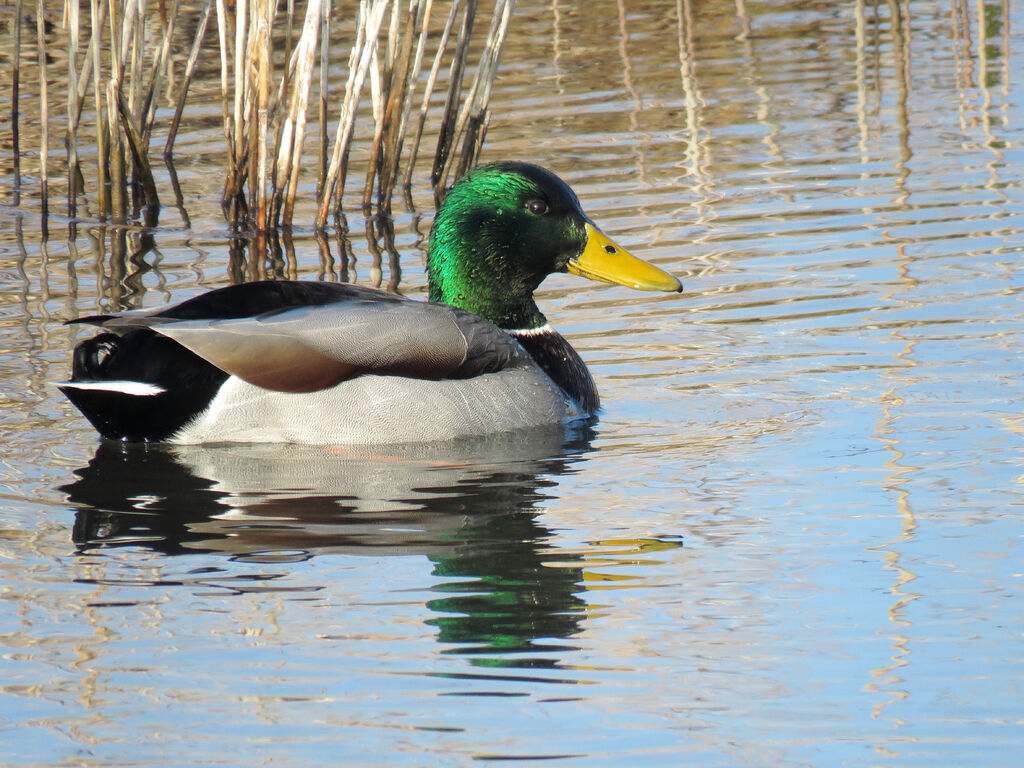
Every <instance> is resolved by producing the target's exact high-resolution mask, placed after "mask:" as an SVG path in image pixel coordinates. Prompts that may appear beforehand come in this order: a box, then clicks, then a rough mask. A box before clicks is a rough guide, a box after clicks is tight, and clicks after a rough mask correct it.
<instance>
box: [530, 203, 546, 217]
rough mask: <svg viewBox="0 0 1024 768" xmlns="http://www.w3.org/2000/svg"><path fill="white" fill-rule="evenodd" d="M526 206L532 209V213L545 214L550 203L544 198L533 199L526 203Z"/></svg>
mask: <svg viewBox="0 0 1024 768" xmlns="http://www.w3.org/2000/svg"><path fill="white" fill-rule="evenodd" d="M526 207H527V208H528V209H529V210H530V213H532V214H535V215H537V216H543V215H544V214H545V213H547V212H548V204H547V203H545V202H544V201H543V200H531V201H530V202H528V203H527V204H526Z"/></svg>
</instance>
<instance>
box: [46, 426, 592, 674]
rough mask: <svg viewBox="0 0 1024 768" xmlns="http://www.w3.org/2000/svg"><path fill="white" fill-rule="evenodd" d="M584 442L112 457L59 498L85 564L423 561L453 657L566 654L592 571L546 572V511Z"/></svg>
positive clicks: (533, 439)
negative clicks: (107, 555)
mask: <svg viewBox="0 0 1024 768" xmlns="http://www.w3.org/2000/svg"><path fill="white" fill-rule="evenodd" d="M589 440H590V430H589V428H586V427H584V428H580V429H577V430H575V431H573V432H572V433H571V434H566V430H565V429H564V428H561V427H559V428H557V429H544V430H539V431H537V430H532V431H529V432H524V433H517V434H513V435H503V436H497V437H493V438H490V439H487V440H474V441H465V442H458V443H451V444H447V445H442V446H424V447H416V448H396V449H394V450H392V449H390V448H388V449H381V451H380V452H378V453H368V452H366V453H359V452H352V451H349V450H347V449H346V450H344V451H342V450H339V449H332V448H318V447H310V446H266V445H264V446H258V445H245V446H230V447H227V446H225V447H217V448H186V449H182V448H175V449H173V450H171V449H162V448H148V449H147V448H145V447H135V448H128V449H125V448H123V447H122V446H121V445H118V444H109V443H105V444H102V445H100V447H99V448H98V449H97V451H96V454H95V455H94V456H93V458H92V460H91V461H90V462H89V464H88V465H87V466H85V467H83V468H81V469H79V470H78V471H77V472H76V474H77V475H78V479H77V480H75V482H73V483H71V484H69V485H66V486H63V487H62V488H61V490H63V491H64V492H65V493H67V496H68V501H69V502H70V503H71V504H73V505H75V506H76V507H77V508H78V511H77V513H76V516H75V525H74V531H73V540H74V543H75V545H76V546H77V548H78V552H79V553H80V554H83V555H87V554H96V553H97V551H99V550H103V549H109V548H115V547H135V548H145V549H147V550H151V551H154V552H159V553H163V554H165V555H169V556H181V555H187V554H197V553H213V554H220V555H224V556H226V557H228V558H230V559H231V560H232V561H240V562H245V563H264V564H278V565H282V566H284V565H286V564H287V563H291V562H297V561H302V560H309V559H311V558H314V557H316V556H320V555H324V554H327V553H331V554H343V555H347V556H359V555H367V556H373V557H382V556H392V555H420V556H425V557H427V558H428V559H429V560H430V561H431V562H432V563H433V569H432V573H433V575H434V576H436V577H438V580H437V581H436V582H435V583H433V585H432V586H431V589H433V590H435V591H436V592H438V593H440V596H439V597H437V598H436V599H432V600H429V601H428V602H427V603H426V605H427V607H428V608H429V609H430V610H431V611H433V612H435V614H438V615H436V616H434V617H433V618H431V619H430V620H429V621H428V623H430V624H433V625H435V626H437V627H438V628H439V634H438V638H437V639H438V641H439V642H441V643H445V644H452V645H453V648H452V649H451V650H450V651H448V652H451V653H458V654H473V655H479V654H508V653H517V652H524V651H544V650H550V649H553V648H559V649H561V650H565V649H566V648H568V646H566V645H564V644H557V643H556V644H552V638H569V637H571V636H573V635H574V634H576V633H577V632H578V630H579V621H580V619H581V618H582V615H583V614H582V611H583V608H584V603H583V600H582V599H581V598H580V597H579V596H578V593H579V592H581V591H582V586H581V585H582V581H583V576H582V560H580V565H581V567H580V568H575V567H573V565H572V563H573V561H574V560H576V559H577V557H576V556H572V555H570V556H569V557H568V558H566V557H565V556H562V555H560V556H559V566H558V567H549V566H546V565H545V559H550V558H549V555H548V550H547V545H546V542H547V540H548V539H549V538H550V537H551V536H552V533H551V531H550V530H548V529H547V528H546V527H545V526H544V525H543V524H542V523H541V522H540V521H539V520H538V514H539V511H540V510H539V505H540V504H541V503H542V502H543V500H544V499H545V498H546V496H545V493H544V489H545V488H547V487H550V486H552V485H553V484H554V482H555V478H557V477H558V476H559V475H562V474H565V473H566V472H569V471H571V469H572V467H573V465H574V464H576V463H577V462H578V461H580V460H581V458H582V455H583V453H584V452H586V451H587V450H589ZM385 451H386V452H385ZM260 578H265V576H262V577H260ZM214 580H216V579H214ZM232 583H234V584H235V586H237V580H236V579H232ZM380 588H381V585H380V584H377V583H373V582H370V583H369V584H368V586H367V589H368V590H370V591H372V590H378V589H380ZM539 638H544V639H545V641H544V642H543V643H540V642H539ZM481 663H483V664H485V665H501V666H507V665H512V666H529V667H552V666H558V659H557V658H545V659H538V658H537V657H535V656H531V657H530V658H529V659H518V660H501V661H499V660H494V659H491V660H485V661H482V662H481Z"/></svg>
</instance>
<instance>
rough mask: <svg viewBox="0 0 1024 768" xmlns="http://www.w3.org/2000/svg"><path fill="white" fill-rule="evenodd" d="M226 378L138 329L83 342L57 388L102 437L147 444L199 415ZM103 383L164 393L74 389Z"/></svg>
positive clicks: (172, 343) (180, 348) (166, 341)
mask: <svg viewBox="0 0 1024 768" xmlns="http://www.w3.org/2000/svg"><path fill="white" fill-rule="evenodd" d="M227 378H228V374H226V373H225V372H224V371H222V370H220V369H219V368H217V367H216V366H214V365H211V364H210V363H208V362H206V361H205V360H203V359H202V358H201V357H199V356H197V355H195V354H194V353H192V352H190V351H189V350H187V349H185V348H184V347H183V346H181V345H180V344H178V343H177V342H175V341H172V340H171V339H169V338H167V337H166V336H161V335H159V334H158V333H155V332H154V331H151V330H149V329H146V328H142V329H138V330H131V331H129V332H128V333H126V334H124V335H123V336H117V335H115V334H112V333H101V334H99V335H98V336H94V337H93V338H91V339H86V340H85V341H83V342H81V343H80V344H79V345H78V346H77V347H75V352H74V360H73V363H72V373H71V381H70V382H68V384H67V385H64V386H60V385H58V386H59V387H60V390H61V392H63V393H64V394H65V396H67V398H68V399H69V400H70V401H71V402H72V403H73V404H74V405H75V407H76V408H78V410H80V411H81V412H82V413H83V414H84V415H85V417H86V418H87V419H88V420H89V421H90V423H91V424H92V425H93V426H94V427H95V428H96V429H97V430H98V431H99V433H100V434H101V435H103V437H105V438H107V439H109V440H122V441H126V442H146V441H160V440H166V439H167V438H169V437H171V436H172V435H174V433H175V432H177V431H178V430H180V429H181V428H182V427H184V426H185V425H186V424H188V423H189V422H190V421H191V420H192V419H193V418H195V416H197V415H198V414H200V413H202V411H204V410H205V409H206V408H207V406H209V404H210V401H211V400H212V399H213V397H214V396H215V395H216V394H217V390H219V389H220V386H221V385H222V384H223V383H224V381H225V380H226V379H227ZM101 382H134V383H139V384H148V385H151V386H152V387H154V388H159V390H162V391H160V392H159V393H158V394H134V393H132V392H130V391H126V390H127V389H128V388H127V387H121V388H118V387H117V386H112V387H111V388H109V389H104V388H90V389H83V388H81V387H75V386H73V385H74V384H76V383H79V384H83V383H101ZM156 391H157V390H155V389H154V392H156Z"/></svg>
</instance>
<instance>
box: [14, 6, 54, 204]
mask: <svg viewBox="0 0 1024 768" xmlns="http://www.w3.org/2000/svg"><path fill="white" fill-rule="evenodd" d="M19 23H20V19H19ZM36 51H37V55H38V58H39V202H40V208H41V210H42V212H43V218H44V219H45V217H46V216H47V214H48V212H49V183H48V182H49V180H48V177H47V170H46V169H47V165H48V160H49V143H50V131H49V123H50V115H49V100H48V98H47V89H46V0H36Z"/></svg>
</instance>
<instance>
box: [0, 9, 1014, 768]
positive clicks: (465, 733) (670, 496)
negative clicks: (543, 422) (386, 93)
mask: <svg viewBox="0 0 1024 768" xmlns="http://www.w3.org/2000/svg"><path fill="white" fill-rule="evenodd" d="M894 7H896V6H890V5H880V6H878V7H877V8H876V7H875V6H864V5H862V4H859V3H854V4H833V5H829V4H824V5H822V4H813V3H800V4H796V5H793V4H792V3H781V2H767V3H763V4H759V5H757V6H752V5H747V4H745V3H743V2H741V3H739V4H737V3H734V2H717V0H716V1H714V2H711V3H707V4H699V5H694V4H691V3H689V2H680V3H678V4H676V5H673V4H666V3H655V2H647V3H629V5H628V9H626V8H624V7H622V8H620V7H617V6H616V4H610V3H609V4H605V5H601V6H600V7H598V6H592V5H584V4H564V3H561V2H555V3H549V4H538V3H525V2H522V3H519V4H518V5H517V20H516V22H515V23H514V24H513V36H512V38H511V39H510V42H509V48H508V49H507V51H506V55H505V58H504V60H503V61H504V64H503V70H502V76H501V78H500V79H499V81H498V83H497V85H496V88H495V93H494V96H493V99H492V109H493V115H492V124H491V128H490V131H489V133H488V139H487V145H486V148H485V152H484V157H485V159H497V158H500V157H518V158H525V159H531V160H535V161H537V162H541V163H543V164H545V165H547V166H549V167H551V168H553V169H555V170H557V171H558V172H559V173H560V174H562V175H563V176H564V177H565V178H566V179H567V180H568V181H569V182H570V183H571V184H572V185H573V187H574V188H575V189H576V190H577V192H578V193H579V195H580V198H581V200H582V201H583V203H584V207H585V209H586V210H587V211H588V212H589V214H590V215H591V216H592V217H593V218H594V219H595V221H597V222H598V223H599V224H601V225H602V227H603V228H604V229H605V230H606V231H607V232H608V233H609V234H610V235H612V236H613V237H615V238H616V240H618V241H619V242H622V243H623V244H624V245H626V246H627V247H629V248H630V249H631V250H633V251H634V252H636V253H638V254H641V255H643V256H645V257H647V258H651V259H653V260H654V261H655V262H657V263H659V264H660V265H661V266H663V267H665V268H667V269H671V270H673V271H675V272H676V273H677V274H679V275H680V276H681V277H682V278H683V279H684V283H685V284H686V290H685V292H684V293H683V294H682V295H681V296H668V295H664V296H663V295H654V294H644V293H634V292H631V291H629V290H627V289H625V288H618V287H614V286H608V285H602V284H597V283H585V282H581V281H579V279H578V278H573V277H571V276H567V275H559V276H555V277H553V278H551V279H549V281H547V282H546V283H545V285H544V286H543V288H542V291H541V292H540V301H541V304H542V306H543V309H544V310H545V312H546V313H547V314H548V317H549V319H550V320H551V321H552V323H553V324H554V325H556V326H557V327H558V328H559V329H560V330H561V331H562V332H563V333H564V334H565V335H566V336H567V337H569V338H570V339H571V340H572V342H573V343H574V344H575V345H576V347H577V348H578V349H579V350H580V352H581V354H582V355H583V356H584V358H585V359H586V360H587V362H588V364H589V366H590V368H591V370H592V372H593V373H594V376H595V378H596V379H597V381H598V385H599V387H600V389H601V393H602V398H603V401H604V404H605V408H604V412H603V414H602V416H601V418H600V421H599V422H598V423H597V424H596V425H594V426H593V428H592V429H590V428H581V429H578V430H575V431H572V432H565V431H563V430H554V431H542V432H540V433H532V434H525V435H517V436H513V437H510V438H508V439H504V440H496V441H485V442H482V443H470V444H461V445H449V446H431V447H430V448H429V450H425V451H424V450H418V451H411V450H399V449H381V450H379V451H363V452H359V451H352V450H351V449H339V448H330V447H328V448H308V447H305V448H296V447H272V446H271V447H267V446H238V447H220V448H189V449H177V450H171V451H169V450H163V449H159V448H155V447H153V448H150V449H148V450H144V449H133V450H128V451H122V450H121V449H120V448H119V447H116V446H113V447H112V446H101V445H100V444H99V443H98V442H97V440H96V438H95V435H94V433H93V432H92V430H91V429H90V428H89V426H88V424H87V423H86V422H85V421H84V419H82V418H81V417H80V416H79V415H78V414H77V413H76V412H75V411H74V410H73V409H72V408H71V407H70V406H69V405H68V404H67V403H65V402H64V401H63V400H62V399H61V398H60V396H59V394H58V393H57V392H56V391H55V390H54V389H52V388H51V387H50V386H48V384H47V382H50V381H56V380H60V379H62V378H63V377H64V376H65V375H66V373H67V369H68V364H69V362H68V361H69V356H70V350H71V348H72V347H73V344H74V343H75V341H76V340H77V339H78V338H79V335H80V331H79V330H77V329H75V328H74V327H67V326H63V325H62V324H61V321H62V320H64V319H67V318H70V317H73V316H76V315H78V314H83V313H88V312H93V311H95V310H96V309H98V308H106V307H111V306H153V305H156V304H159V303H162V302H164V301H168V300H172V299H180V298H185V297H187V296H190V295H194V294H195V293H198V292H200V291H201V290H204V289H207V288H211V287H216V286H220V285H225V284H227V283H228V282H230V280H231V279H232V275H233V274H234V275H236V276H237V275H238V273H239V269H240V267H239V264H238V263H237V262H233V261H232V260H231V259H230V258H229V257H228V243H229V240H230V233H229V231H228V229H227V227H226V226H225V225H224V223H223V219H222V218H220V210H219V207H218V206H217V204H216V200H217V195H218V194H219V186H220V181H219V176H218V174H219V173H220V172H221V171H220V165H219V159H220V155H219V154H218V152H219V147H220V146H221V142H222V141H223V140H222V138H221V137H220V134H219V128H218V127H217V126H214V127H213V128H211V127H210V126H209V125H207V126H201V127H193V128H189V127H188V126H186V127H185V128H183V131H185V133H184V135H183V138H182V139H181V140H180V141H182V142H183V144H182V146H190V147H195V148H198V150H201V151H200V152H199V154H198V155H196V156H191V155H188V154H187V153H185V156H184V157H183V158H181V159H180V160H179V163H178V168H177V170H178V174H179V178H180V179H181V182H182V185H183V201H184V205H185V208H186V209H187V212H188V216H189V221H190V222H191V226H188V225H186V224H185V223H184V221H183V219H182V217H181V216H180V215H179V214H178V213H177V212H176V210H175V209H173V208H171V207H168V208H166V209H165V210H164V211H162V212H161V221H160V223H159V225H158V226H157V227H156V229H155V230H154V231H153V232H152V241H153V242H152V243H147V242H144V240H143V238H141V237H140V236H139V234H138V233H137V232H134V231H132V232H128V233H126V234H125V235H124V236H123V242H122V243H121V244H123V245H124V247H125V248H126V249H127V252H128V253H129V254H133V253H134V254H136V255H135V257H134V258H127V259H119V258H118V257H117V255H116V253H117V248H118V247H119V242H118V236H117V234H116V233H114V232H113V231H112V230H111V229H109V228H103V227H100V226H98V225H96V224H95V222H92V221H90V220H88V219H87V218H86V219H84V220H83V221H81V222H80V223H79V224H78V225H77V226H76V227H69V226H68V223H67V222H66V221H64V220H63V219H62V218H61V217H60V215H59V211H58V212H57V213H55V214H54V215H53V216H51V217H50V222H49V224H50V237H49V240H47V241H45V242H44V241H43V239H42V237H41V229H40V221H39V216H38V209H37V207H34V206H37V198H36V192H35V191H34V187H32V178H31V175H30V174H29V178H28V179H27V180H26V181H25V184H24V188H23V189H22V190H21V196H22V202H21V204H20V205H19V206H18V207H15V206H14V205H13V202H12V201H13V190H12V186H11V179H10V177H9V176H6V175H2V174H0V201H2V203H3V206H2V207H0V381H2V390H3V391H2V397H0V431H2V434H3V436H4V450H3V455H2V458H0V754H3V758H2V759H0V762H3V763H4V764H10V765H18V766H35V765H97V766H115V765H147V766H148V765H247V766H248V765H263V764H272V765H311V764H314V765H334V764H336V765H346V766H381V765H396V766H402V765H408V766H417V767H419V766H435V765H436V766H449V765H464V764H468V763H472V762H476V761H482V762H491V761H494V762H498V761H502V762H504V761H507V760H513V761H517V762H534V763H540V764H547V763H553V764H555V763H557V764H565V765H586V766H616V767H619V766H632V765H645V766H647V765H651V766H660V765H665V766H678V765H693V766H736V765H744V766H746V765H751V766H760V765H764V766H779V765H785V766H797V765H800V766H805V765H806V766H822V767H823V768H824V767H827V768H831V767H832V766H838V765H849V766H885V767H889V766H894V767H895V766H907V767H908V768H909V767H910V766H915V767H917V766H930V767H931V766H944V765H948V766H957V767H958V768H959V766H964V765H984V766H1016V765H1018V764H1019V761H1020V758H1019V755H1020V754H1021V752H1022V751H1024V708H1022V704H1021V702H1022V701H1024V565H1022V563H1024V523H1022V519H1021V518H1022V512H1024V504H1022V502H1021V491H1022V483H1024V469H1022V465H1024V445H1022V436H1024V411H1022V406H1021V403H1022V402H1024V382H1022V377H1021V371H1022V368H1024V366H1022V352H1021V349H1022V348H1024V344H1022V341H1024V339H1022V318H1024V303H1022V289H1024V269H1022V257H1024V224H1022V222H1024V188H1022V170H1021V169H1022V168H1024V150H1022V147H1024V90H1022V83H1021V81H1020V78H1019V77H1017V74H1016V73H1017V72H1018V71H1020V62H1021V60H1022V58H1024V34H1022V30H1024V16H1022V15H1021V9H1020V8H1019V7H1017V6H1016V5H1012V7H1011V4H1010V3H981V4H978V5H974V6H966V5H960V4H958V3H954V4H953V5H952V6H951V5H948V4H941V3H940V4H936V3H927V2H923V3H913V4H910V6H909V15H908V16H907V19H906V22H905V24H904V25H903V26H901V27H899V28H898V29H896V28H895V27H894V24H893V23H892V17H891V13H892V10H891V9H892V8H894ZM899 7H901V8H903V9H904V11H907V9H908V6H899ZM680 11H681V15H680ZM979 24H980V26H979ZM894 30H895V31H894ZM30 32H31V29H30V28H28V31H26V32H25V34H26V35H29V34H30ZM745 32H746V34H744V33H745ZM0 36H2V33H0ZM28 39H29V40H30V41H32V38H31V37H29V38H28ZM3 45H8V43H7V42H6V38H5V42H4V43H3ZM214 76H215V75H211V77H214ZM211 82H213V81H211ZM208 88H209V92H210V93H211V99H213V100H212V101H211V114H214V115H216V114H217V101H216V91H215V90H214V89H212V87H210V86H208ZM4 105H7V106H9V94H8V93H7V92H6V91H4V92H3V93H0V108H4V109H6V108H7V107H6V106H4ZM7 130H8V129H7V127H6V125H5V126H0V135H6V134H4V132H5V131H7ZM29 132H31V129H29ZM158 140H159V137H158ZM5 146H6V145H5ZM53 151H56V150H53ZM357 159H358V158H357ZM0 162H2V163H4V165H3V166H0V168H4V169H6V167H7V166H6V163H7V162H8V161H7V160H6V159H3V160H0ZM30 166H31V162H30V160H29V159H26V160H24V167H25V168H29V167H30ZM4 173H6V171H4ZM23 173H26V171H24V170H23ZM161 173H163V171H161ZM356 177H358V174H356ZM55 178H58V181H56V182H54V183H55V184H56V185H58V188H59V183H60V182H59V176H55ZM419 179H420V181H419V183H418V185H417V186H416V187H414V189H413V199H414V202H415V204H416V211H408V210H405V209H403V208H401V207H399V208H397V209H396V216H395V228H396V245H397V247H398V250H399V252H400V253H401V254H402V257H401V262H400V267H401V281H400V283H401V287H402V290H403V291H404V292H406V293H408V294H409V295H412V296H419V297H422V296H423V294H424V284H425V279H424V276H423V269H422V247H423V237H424V235H425V233H426V231H427V226H428V224H429V218H430V215H431V211H432V206H431V203H430V190H429V188H428V187H427V185H426V181H425V175H423V174H421V175H420V176H419ZM158 183H160V184H165V183H167V177H166V176H165V175H163V176H160V175H158ZM309 183H310V184H312V182H309ZM57 199H58V200H59V197H58V198H57ZM310 211H311V208H310V207H308V204H307V207H305V208H303V207H302V206H300V209H299V211H298V212H297V215H296V219H297V221H306V222H308V221H309V220H310V215H309V213H310ZM303 216H305V218H303ZM349 226H350V228H351V230H352V232H353V234H352V236H351V246H352V249H353V251H352V253H353V255H354V256H355V263H354V264H353V263H352V262H351V261H349V262H348V263H347V264H346V263H343V260H342V258H341V250H340V248H339V246H338V241H337V240H335V239H332V240H331V241H330V242H329V249H330V253H331V256H332V258H333V262H332V261H326V262H321V259H320V257H319V256H318V250H317V245H316V243H315V241H314V239H313V237H312V234H311V231H310V230H309V228H308V226H306V225H303V226H300V227H299V228H298V229H297V231H296V236H295V258H294V261H290V260H289V257H288V254H287V253H285V255H284V256H283V257H282V261H281V262H280V263H279V264H278V265H277V268H278V269H279V270H280V272H281V274H287V275H292V274H294V275H297V276H299V277H304V278H307V279H318V278H321V277H322V278H325V279H338V278H342V277H347V278H348V279H353V280H355V281H357V282H360V283H362V284H373V283H375V282H377V281H378V280H379V281H381V283H382V284H385V285H386V284H388V282H389V280H392V279H394V278H395V277H396V273H395V270H394V269H393V268H392V267H391V266H390V265H389V264H388V260H387V258H386V257H385V258H384V260H383V262H382V263H377V264H375V263H374V260H373V257H372V253H371V251H370V249H369V246H368V245H367V242H366V240H365V238H364V237H360V236H359V233H361V232H362V231H363V229H364V226H363V219H362V214H361V213H360V212H358V211H350V212H349ZM273 269H274V265H271V271H273ZM354 407H355V406H354Z"/></svg>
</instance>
